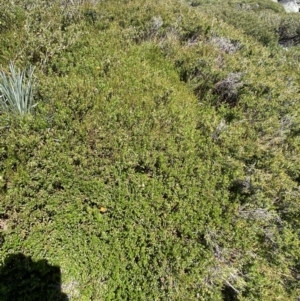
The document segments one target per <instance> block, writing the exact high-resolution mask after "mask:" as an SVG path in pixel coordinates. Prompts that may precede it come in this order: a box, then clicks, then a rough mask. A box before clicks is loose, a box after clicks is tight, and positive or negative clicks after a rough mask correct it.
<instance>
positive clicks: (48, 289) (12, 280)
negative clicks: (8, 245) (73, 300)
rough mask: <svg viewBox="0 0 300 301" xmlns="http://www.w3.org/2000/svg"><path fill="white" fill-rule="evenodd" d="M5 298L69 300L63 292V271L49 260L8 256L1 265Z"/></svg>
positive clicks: (8, 300) (0, 296) (0, 280)
mask: <svg viewBox="0 0 300 301" xmlns="http://www.w3.org/2000/svg"><path fill="white" fill-rule="evenodd" d="M0 300H1V301H12V300H13V301H52V300H53V301H54V300H55V301H68V297H67V295H66V294H64V293H62V292H61V272H60V268H59V267H58V266H51V265H49V264H48V262H47V260H44V259H43V260H39V261H37V262H34V261H33V260H32V259H31V257H26V256H25V255H23V254H11V255H8V256H7V257H6V259H5V261H4V263H3V265H2V266H1V267H0Z"/></svg>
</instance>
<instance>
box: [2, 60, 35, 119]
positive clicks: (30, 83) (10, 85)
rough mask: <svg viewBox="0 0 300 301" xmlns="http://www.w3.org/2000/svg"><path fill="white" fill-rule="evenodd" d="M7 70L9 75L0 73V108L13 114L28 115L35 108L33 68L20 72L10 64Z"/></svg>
mask: <svg viewBox="0 0 300 301" xmlns="http://www.w3.org/2000/svg"><path fill="white" fill-rule="evenodd" d="M9 70H10V72H9V74H6V73H5V72H4V71H0V107H1V109H2V110H3V111H6V112H11V113H13V114H20V115H25V114H29V113H31V111H32V109H33V108H34V107H35V106H36V104H33V95H34V88H35V80H34V77H33V72H34V67H32V66H30V67H29V68H28V69H26V70H23V71H21V70H20V69H19V68H16V67H15V66H14V65H13V63H10V65H9Z"/></svg>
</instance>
